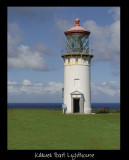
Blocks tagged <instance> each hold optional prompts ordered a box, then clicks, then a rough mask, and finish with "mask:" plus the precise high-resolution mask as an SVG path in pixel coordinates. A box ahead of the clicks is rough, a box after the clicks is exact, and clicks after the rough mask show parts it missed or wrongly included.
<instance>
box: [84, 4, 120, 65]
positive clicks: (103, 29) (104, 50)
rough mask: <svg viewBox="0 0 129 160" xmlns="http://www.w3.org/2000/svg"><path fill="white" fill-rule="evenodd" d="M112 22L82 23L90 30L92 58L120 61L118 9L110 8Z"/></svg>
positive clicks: (115, 62) (89, 21)
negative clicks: (108, 23)
mask: <svg viewBox="0 0 129 160" xmlns="http://www.w3.org/2000/svg"><path fill="white" fill-rule="evenodd" d="M109 12H110V13H113V19H114V22H113V23H112V24H111V25H107V26H99V25H97V23H96V22H95V21H93V20H88V21H86V22H84V23H83V27H85V28H86V29H88V30H90V31H91V38H92V40H93V44H92V46H93V48H94V60H96V61H109V62H111V63H112V64H119V63H120V9H119V8H117V7H116V8H112V9H111V10H110V11H109Z"/></svg>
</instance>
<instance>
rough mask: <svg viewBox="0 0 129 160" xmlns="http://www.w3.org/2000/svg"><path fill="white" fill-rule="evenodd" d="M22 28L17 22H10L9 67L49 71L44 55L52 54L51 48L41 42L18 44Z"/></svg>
mask: <svg viewBox="0 0 129 160" xmlns="http://www.w3.org/2000/svg"><path fill="white" fill-rule="evenodd" d="M22 34H23V32H22V30H21V29H20V27H19V25H18V24H17V23H12V24H8V67H9V69H10V68H20V69H31V70H40V71H47V70H49V67H48V66H47V64H46V63H45V60H44V58H43V55H47V54H49V55H50V54H51V52H50V49H48V47H47V46H46V45H45V44H43V43H42V42H40V43H39V44H37V45H35V46H31V47H30V46H25V45H18V43H19V42H21V40H22Z"/></svg>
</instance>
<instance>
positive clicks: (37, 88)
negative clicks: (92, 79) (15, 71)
mask: <svg viewBox="0 0 129 160" xmlns="http://www.w3.org/2000/svg"><path fill="white" fill-rule="evenodd" d="M63 85H64V84H63V83H62V82H54V81H51V82H49V83H48V84H47V85H44V84H43V83H41V82H40V83H39V82H31V81H30V80H28V79H25V80H23V82H14V81H8V94H9V95H20V96H22V95H24V96H25V95H28V96H31V95H35V96H36V95H37V96H55V95H61V94H62V93H61V92H62V88H63ZM91 95H92V98H93V99H94V98H95V97H96V96H97V97H104V96H105V99H106V98H111V97H117V98H119V97H120V84H118V83H117V82H115V81H109V82H103V83H102V84H95V83H91Z"/></svg>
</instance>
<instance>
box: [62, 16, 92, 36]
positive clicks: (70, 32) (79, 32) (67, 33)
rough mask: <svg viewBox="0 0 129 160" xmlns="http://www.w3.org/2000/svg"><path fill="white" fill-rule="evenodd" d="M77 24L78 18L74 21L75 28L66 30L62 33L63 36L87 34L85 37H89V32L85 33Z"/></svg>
mask: <svg viewBox="0 0 129 160" xmlns="http://www.w3.org/2000/svg"><path fill="white" fill-rule="evenodd" d="M79 22H80V20H79V18H76V19H75V23H76V24H75V26H74V27H72V28H70V29H68V30H67V31H66V32H64V33H65V35H71V34H87V35H89V34H90V32H89V31H87V30H86V29H85V28H83V27H81V26H80V25H79Z"/></svg>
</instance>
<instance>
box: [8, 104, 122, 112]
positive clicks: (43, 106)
mask: <svg viewBox="0 0 129 160" xmlns="http://www.w3.org/2000/svg"><path fill="white" fill-rule="evenodd" d="M7 107H8V109H54V110H55V109H61V108H62V103H8V105H7ZM91 107H92V109H99V108H104V107H105V109H107V107H109V109H110V110H117V109H120V103H91Z"/></svg>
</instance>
